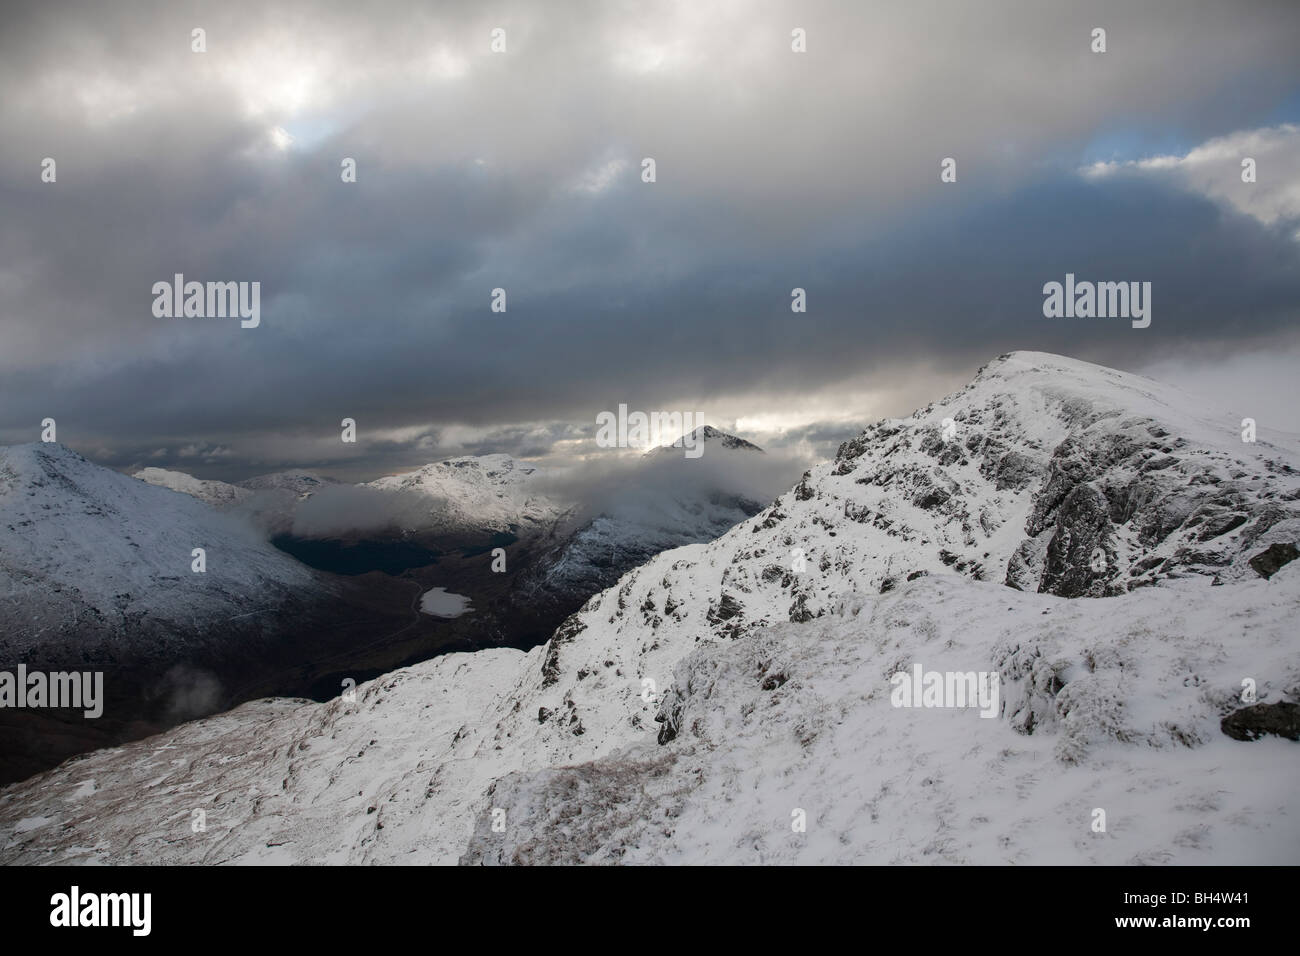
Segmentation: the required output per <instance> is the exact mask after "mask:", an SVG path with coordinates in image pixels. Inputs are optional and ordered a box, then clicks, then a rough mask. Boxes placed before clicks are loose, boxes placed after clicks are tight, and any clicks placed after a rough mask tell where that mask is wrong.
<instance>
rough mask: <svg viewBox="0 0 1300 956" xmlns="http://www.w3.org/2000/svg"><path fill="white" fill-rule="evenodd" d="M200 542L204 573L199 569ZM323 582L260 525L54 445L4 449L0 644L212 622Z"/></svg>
mask: <svg viewBox="0 0 1300 956" xmlns="http://www.w3.org/2000/svg"><path fill="white" fill-rule="evenodd" d="M195 548H203V549H204V550H205V552H206V565H207V571H206V572H205V573H195V572H194V571H193V570H192V562H193V560H194V559H193V557H192V551H193V549H195ZM320 588H321V585H320V582H319V581H318V580H317V578H316V577H315V576H314V575H313V574H312V572H311V571H310V570H309V569H307V568H305V567H303V566H302V565H300V564H299V563H298V562H296V561H294V560H293V559H292V558H290V557H288V556H287V555H285V554H283V553H281V552H280V551H277V550H276V549H275V548H273V547H272V546H271V545H270V544H268V543H267V542H266V541H264V540H263V539H262V537H261V535H260V534H259V533H258V532H257V531H256V530H255V529H254V528H253V527H252V526H250V525H249V524H247V523H246V522H244V521H242V520H240V519H239V518H237V517H236V516H233V515H229V514H225V513H222V512H220V511H217V510H215V509H213V508H211V507H209V506H208V505H205V504H203V503H201V502H200V501H197V500H195V499H194V498H193V497H191V496H190V495H189V494H179V493H177V492H175V491H170V490H167V489H165V488H160V487H156V486H155V485H153V484H149V483H146V482H144V481H137V480H136V479H135V478H132V477H129V476H128V475H124V474H121V473H120V472H116V471H113V470H111V469H108V468H103V467H101V466H99V465H95V464H93V463H92V462H89V461H87V460H86V459H85V458H83V457H81V456H80V455H78V454H77V453H75V452H73V451H71V450H70V449H68V448H66V447H65V446H63V445H61V444H57V443H48V444H47V443H39V442H38V443H34V444H26V445H12V446H8V447H4V448H0V612H2V613H3V620H4V621H5V622H6V623H7V627H6V629H5V632H4V633H3V635H0V649H4V650H7V651H8V652H10V653H13V654H16V653H19V652H21V651H23V650H24V649H25V648H27V647H30V646H33V645H36V644H38V643H40V642H42V641H44V640H50V639H52V638H53V636H54V635H62V636H61V637H58V638H57V639H58V640H59V641H60V642H62V641H65V640H69V639H75V635H76V634H77V633H79V632H81V631H82V630H84V629H85V628H104V627H107V628H109V629H111V630H116V631H120V632H122V633H123V634H125V633H127V632H129V631H130V630H131V628H132V627H137V626H139V625H140V624H141V623H146V624H148V623H160V624H167V625H168V626H171V627H173V628H183V627H194V626H198V625H212V624H217V623H220V622H221V621H222V620H224V619H226V618H230V617H233V616H235V615H240V614H246V613H248V612H250V611H254V610H257V609H259V608H263V607H267V606H269V605H271V604H273V603H274V601H275V599H276V595H277V594H280V593H287V592H290V591H294V592H304V593H305V592H306V591H307V590H308V589H311V590H312V591H315V592H317V593H319V589H320Z"/></svg>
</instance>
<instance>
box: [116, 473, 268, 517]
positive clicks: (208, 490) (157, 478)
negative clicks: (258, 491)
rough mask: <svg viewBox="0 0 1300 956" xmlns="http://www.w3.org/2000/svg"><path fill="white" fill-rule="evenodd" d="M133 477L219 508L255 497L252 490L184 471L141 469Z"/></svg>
mask: <svg viewBox="0 0 1300 956" xmlns="http://www.w3.org/2000/svg"><path fill="white" fill-rule="evenodd" d="M132 477H134V478H139V479H140V480H141V481H147V482H148V483H149V484H151V485H157V486H158V487H159V488H169V489H171V490H172V491H179V492H181V493H182V494H186V495H189V496H190V497H192V498H198V499H199V501H202V502H205V503H207V504H210V505H214V506H215V507H218V508H223V507H227V506H230V505H237V504H239V503H240V502H241V501H245V500H247V499H248V498H251V497H252V495H253V492H252V491H251V490H249V489H248V488H241V487H240V486H239V485H231V484H227V483H226V482H224V481H213V480H210V479H206V478H195V477H194V476H193V475H190V474H186V473H185V472H183V471H170V470H169V469H166V468H141V469H140V470H139V471H137V472H136V473H135V474H134V475H133V476H132Z"/></svg>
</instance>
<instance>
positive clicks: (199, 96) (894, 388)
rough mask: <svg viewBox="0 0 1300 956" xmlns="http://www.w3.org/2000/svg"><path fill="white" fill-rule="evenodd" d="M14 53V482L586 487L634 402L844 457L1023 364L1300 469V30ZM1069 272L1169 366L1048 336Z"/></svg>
mask: <svg viewBox="0 0 1300 956" xmlns="http://www.w3.org/2000/svg"><path fill="white" fill-rule="evenodd" d="M0 16H3V18H4V20H3V24H2V25H0V129H3V135H0V442H2V443H11V442H21V441H32V440H36V439H37V438H38V437H39V428H40V422H41V420H42V419H43V418H45V417H53V418H55V419H56V420H57V422H58V429H59V433H58V437H59V439H60V440H62V441H64V442H65V443H67V444H68V445H70V446H71V447H73V448H75V449H77V450H78V451H81V452H82V453H83V454H87V455H88V456H89V457H92V458H94V459H95V460H98V461H101V462H103V463H105V464H109V465H112V466H114V467H120V468H131V467H135V466H142V465H157V466H161V467H173V468H179V469H181V470H185V471H189V472H191V473H194V474H198V475H200V476H202V477H218V478H228V479H233V478H241V477H246V476H248V475H250V474H254V473H258V472H266V471H271V470H277V469H280V468H286V467H297V466H303V467H317V468H321V469H322V470H325V471H328V472H331V473H335V474H338V475H340V476H342V477H349V478H368V477H373V476H375V475H377V474H381V473H385V472H390V471H394V470H402V469H405V468H410V467H414V466H417V465H419V464H421V463H423V462H426V461H431V460H437V459H440V458H444V457H447V456H449V455H454V454H460V453H484V452H497V451H503V452H509V453H511V454H514V455H519V456H528V457H534V458H539V459H541V460H543V461H550V460H557V461H558V460H563V459H565V458H571V457H572V456H574V455H581V454H587V453H594V452H596V451H597V449H595V448H594V444H593V439H594V436H595V433H596V427H595V420H596V415H597V414H598V413H599V412H601V411H603V410H616V409H617V408H618V405H619V404H620V403H626V404H627V405H628V406H629V407H630V408H632V409H643V410H647V411H649V410H657V409H664V410H683V411H685V410H698V411H701V412H704V413H705V414H706V416H707V418H708V420H709V421H711V422H713V423H714V424H716V425H719V426H720V427H724V428H728V429H731V430H735V431H737V432H738V433H740V434H742V435H743V436H744V437H747V438H750V439H752V440H754V441H757V442H759V443H760V444H765V445H768V446H770V447H774V448H781V447H784V448H786V449H787V450H794V451H796V452H797V453H799V454H803V455H806V456H810V457H811V456H822V455H828V454H833V451H834V446H835V443H836V442H838V441H839V440H842V439H843V438H845V437H848V436H850V435H852V434H854V433H856V431H858V430H859V429H860V428H861V427H863V426H864V425H865V424H868V423H869V422H870V421H872V420H874V419H876V418H879V417H881V416H884V415H897V414H905V413H907V412H909V411H911V410H912V409H913V408H914V407H916V406H919V405H924V404H926V403H927V402H929V401H931V400H933V399H936V398H938V397H940V396H941V395H943V394H945V393H946V392H948V391H951V390H952V389H954V388H956V387H959V386H960V385H961V384H962V383H964V382H965V381H966V380H967V379H968V378H969V377H970V376H971V374H973V372H974V371H975V369H976V368H977V367H978V366H980V365H982V364H983V363H984V362H986V361H988V360H989V359H990V358H992V357H994V356H995V355H998V354H1000V353H1002V352H1006V351H1009V350H1012V349H1040V350H1045V351H1053V352H1060V353H1063V354H1067V355H1071V356H1074V357H1077V358H1083V359H1088V360H1092V361H1098V362H1102V363H1104V364H1109V365H1114V366H1117V367H1120V368H1125V369H1131V370H1137V371H1143V370H1148V371H1151V372H1153V373H1154V372H1159V374H1161V375H1162V376H1163V377H1166V378H1170V379H1173V380H1175V381H1177V382H1178V383H1179V384H1181V385H1183V386H1184V387H1186V388H1189V389H1192V390H1198V389H1199V390H1202V391H1205V392H1206V393H1207V394H1210V395H1211V396H1212V397H1214V398H1217V399H1219V400H1221V401H1223V402H1224V403H1225V404H1227V405H1229V406H1231V407H1232V408H1233V409H1234V410H1239V411H1241V412H1243V413H1244V414H1253V416H1254V417H1256V418H1257V419H1258V420H1259V421H1260V422H1261V424H1272V425H1274V426H1276V427H1281V428H1285V429H1288V430H1295V425H1294V424H1293V423H1292V422H1291V420H1290V418H1291V412H1292V410H1293V409H1294V408H1295V407H1296V398H1297V391H1296V388H1297V386H1296V384H1295V382H1296V380H1297V378H1300V376H1296V375H1295V374H1294V369H1295V368H1296V359H1297V358H1298V357H1300V353H1298V352H1297V331H1298V330H1300V326H1298V325H1297V321H1296V319H1297V317H1298V316H1297V313H1298V311H1300V126H1297V125H1296V124H1300V65H1298V64H1300V58H1297V55H1296V51H1297V49H1300V4H1296V3H1290V2H1278V3H1265V2H1259V3H1250V2H1222V3H1216V4H1198V3H1194V2H1187V0H1178V2H1132V0H1125V2H1118V3H1113V4H1097V3H1089V4H1080V3H1048V2H1042V0H1033V2H1022V3H995V2H989V0H979V2H968V0H949V2H943V3H926V2H915V0H908V2H898V3H870V4H867V3H862V2H848V0H846V2H840V3H807V2H801V3H780V2H763V0H745V2H710V3H704V2H698V0H686V2H681V3H675V2H663V0H646V2H637V3H630V2H629V3H620V2H613V0H591V2H569V3H562V2H548V3H545V4H541V3H527V2H523V0H514V2H509V3H493V2H472V3H470V2H467V3H439V2H428V0H420V2H416V0H412V2H407V3H397V2H391V3H390V2H374V0H369V2H365V3H352V2H348V3H336V4H327V3H303V4H296V3H287V2H276V0H270V2H254V3H239V2H227V0H223V2H220V3H173V2H159V3H132V2H116V3H104V2H102V0H91V2H86V3H83V4H75V3H60V4H58V5H54V4H49V3H46V2H40V3H30V4H28V3H14V2H9V3H6V4H5V8H4V13H3V14H2V15H0ZM1094 27H1103V28H1104V29H1105V30H1106V46H1107V49H1106V52H1105V53H1094V52H1092V51H1091V45H1092V42H1093V41H1092V30H1093V28H1094ZM195 28H202V29H203V30H204V31H205V32H206V52H204V53H195V52H193V51H192V49H191V45H192V34H191V31H192V30H193V29H195ZM495 28H502V29H504V31H505V45H506V49H505V52H500V53H497V52H493V51H492V49H491V44H492V31H493V30H494V29H495ZM796 28H800V29H802V30H804V31H806V47H807V50H806V52H804V53H796V52H794V51H792V49H791V43H792V30H795V29H796ZM1247 156H1248V157H1251V158H1254V159H1255V160H1256V163H1257V182H1255V183H1253V184H1245V183H1243V182H1242V181H1241V169H1240V163H1241V159H1242V158H1243V157H1247ZM46 157H50V158H53V159H54V160H55V161H56V164H57V165H56V174H57V178H56V181H55V182H53V183H48V182H43V181H42V178H41V172H42V160H43V159H45V158H46ZM344 157H351V158H353V159H355V161H356V166H357V182H355V183H344V182H342V181H341V176H340V163H341V161H342V159H343V158H344ZM645 157H652V158H653V159H654V160H655V163H656V176H657V179H656V181H655V182H653V183H646V182H643V181H642V177H641V170H642V160H643V159H644V158H645ZM945 157H952V158H954V159H955V160H956V163H957V167H956V168H957V181H956V182H953V183H944V182H941V181H940V175H939V174H940V161H941V160H942V159H944V158H945ZM178 272H179V273H183V274H184V275H185V276H186V278H187V279H194V280H199V281H258V282H260V283H261V324H260V326H259V327H257V328H255V329H244V328H241V327H240V323H239V321H238V320H237V319H220V318H158V317H155V316H154V314H153V311H152V305H153V298H154V297H153V294H152V292H151V289H152V286H153V284H154V283H155V282H159V281H170V279H171V278H172V276H173V274H175V273H178ZM1067 272H1072V273H1075V274H1076V275H1077V276H1078V277H1079V278H1080V279H1093V280H1137V281H1149V282H1151V283H1152V285H1153V293H1152V322H1151V325H1150V327H1149V328H1146V329H1133V328H1131V326H1130V324H1129V323H1128V322H1127V321H1125V320H1122V319H1120V320H1116V319H1047V318H1044V316H1043V311H1042V304H1043V295H1042V286H1043V284H1044V283H1045V282H1049V281H1053V280H1056V281H1063V280H1064V277H1065V274H1066V273H1067ZM498 287H500V288H504V289H505V290H506V295H507V311H506V312H504V313H494V312H492V311H491V310H490V303H491V291H492V290H493V289H494V288H498ZM795 287H801V288H804V289H806V290H807V312H806V313H804V314H795V313H792V312H791V309H790V302H791V298H790V296H791V290H792V289H793V288H795ZM344 417H351V418H354V419H355V420H356V421H357V423H358V437H359V441H358V442H357V443H356V444H354V445H346V444H343V443H342V442H341V441H340V439H339V434H340V429H339V427H338V426H339V422H340V420H341V419H343V418H344Z"/></svg>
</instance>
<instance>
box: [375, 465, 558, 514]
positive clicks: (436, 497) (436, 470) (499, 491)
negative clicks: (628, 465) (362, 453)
mask: <svg viewBox="0 0 1300 956" xmlns="http://www.w3.org/2000/svg"><path fill="white" fill-rule="evenodd" d="M539 477H540V471H539V469H538V468H536V467H535V466H533V465H529V464H525V463H524V462H519V461H516V460H515V459H513V458H512V457H510V456H509V455H465V456H462V457H460V458H449V459H447V460H446V461H440V462H434V463H433V464H429V465H425V466H424V467H422V468H419V469H417V470H415V471H413V472H408V473H406V474H402V475H388V476H385V477H383V478H377V479H375V480H374V481H370V482H366V483H365V486H366V487H371V488H380V489H385V490H401V491H414V492H419V493H421V494H424V495H426V496H428V497H429V498H430V499H431V504H430V515H429V527H432V528H435V529H437V528H447V529H456V528H462V527H468V528H473V529H475V530H492V531H511V530H518V529H520V528H524V529H527V528H529V527H531V526H540V525H545V524H547V523H549V522H553V521H555V520H556V519H557V518H558V517H560V515H562V514H563V513H564V511H565V508H563V507H562V506H561V505H559V504H557V503H556V502H554V501H552V500H551V499H549V498H548V497H546V496H545V495H543V494H541V493H539V492H538V491H537V489H536V488H535V485H536V482H537V480H538V478H539Z"/></svg>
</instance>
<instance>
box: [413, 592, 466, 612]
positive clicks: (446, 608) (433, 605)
mask: <svg viewBox="0 0 1300 956" xmlns="http://www.w3.org/2000/svg"><path fill="white" fill-rule="evenodd" d="M469 605H470V600H469V598H467V597H465V596H464V595H462V594H452V593H451V592H450V591H448V590H447V589H446V588H434V589H433V590H432V591H425V592H424V594H423V595H422V596H421V598H420V610H421V611H423V612H424V613H425V614H431V615H433V616H434V617H443V618H450V617H460V616H461V615H462V614H464V613H465V612H466V611H468V610H469Z"/></svg>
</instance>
